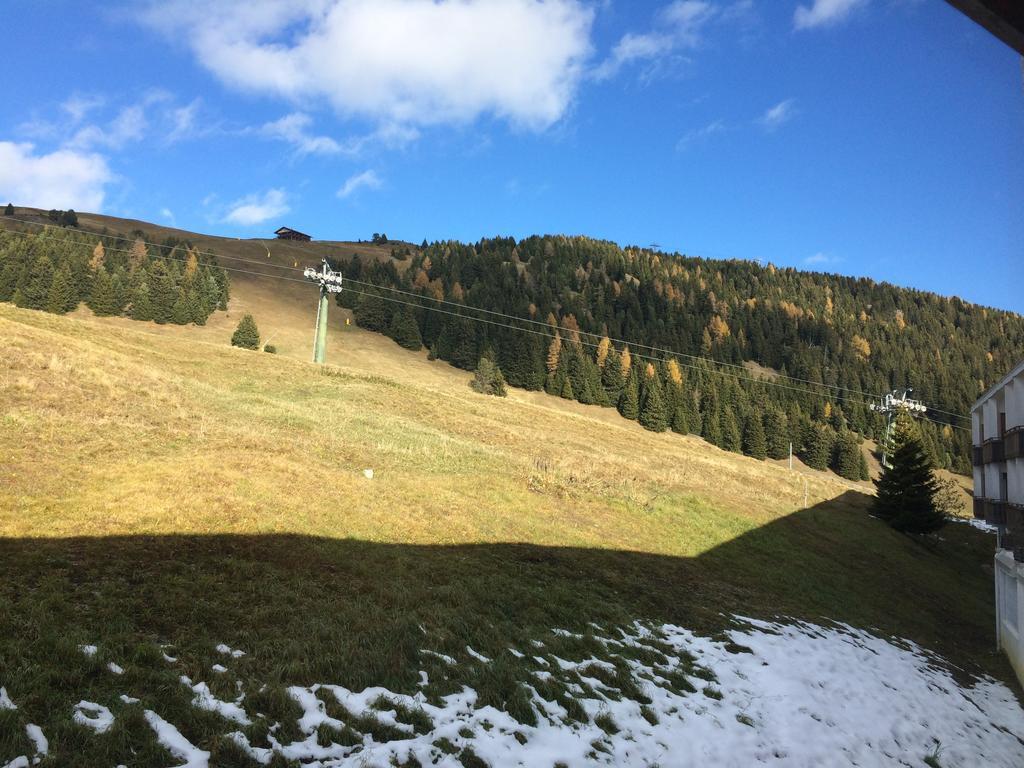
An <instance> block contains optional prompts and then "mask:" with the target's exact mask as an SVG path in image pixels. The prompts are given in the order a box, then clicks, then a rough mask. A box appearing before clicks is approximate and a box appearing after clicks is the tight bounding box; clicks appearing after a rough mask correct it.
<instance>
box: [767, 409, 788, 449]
mask: <svg viewBox="0 0 1024 768" xmlns="http://www.w3.org/2000/svg"><path fill="white" fill-rule="evenodd" d="M764 433H765V441H766V447H767V452H768V458H770V459H784V458H786V457H787V456H789V429H788V427H787V425H786V414H785V413H783V412H782V410H780V409H779V408H775V407H769V408H768V410H767V411H765V413H764Z"/></svg>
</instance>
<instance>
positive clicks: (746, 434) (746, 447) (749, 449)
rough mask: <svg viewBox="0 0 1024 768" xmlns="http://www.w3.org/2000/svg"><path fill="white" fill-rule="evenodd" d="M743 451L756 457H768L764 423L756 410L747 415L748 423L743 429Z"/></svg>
mask: <svg viewBox="0 0 1024 768" xmlns="http://www.w3.org/2000/svg"><path fill="white" fill-rule="evenodd" d="M743 452H744V453H745V454H746V455H747V456H752V457H754V458H755V459H765V458H767V457H768V445H767V441H766V440H765V435H764V425H762V423H761V414H760V413H758V412H757V411H754V412H753V413H751V414H750V416H748V417H747V424H746V427H745V429H744V430H743Z"/></svg>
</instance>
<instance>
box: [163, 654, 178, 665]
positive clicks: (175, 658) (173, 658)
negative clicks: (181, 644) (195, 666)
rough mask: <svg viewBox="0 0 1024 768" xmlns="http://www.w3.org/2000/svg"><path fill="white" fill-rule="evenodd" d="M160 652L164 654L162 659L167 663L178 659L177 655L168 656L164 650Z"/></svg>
mask: <svg viewBox="0 0 1024 768" xmlns="http://www.w3.org/2000/svg"><path fill="white" fill-rule="evenodd" d="M162 653H163V656H164V661H166V662H167V663H168V664H173V663H174V662H176V661H177V660H178V657H177V656H168V655H167V652H166V651H163V652H162Z"/></svg>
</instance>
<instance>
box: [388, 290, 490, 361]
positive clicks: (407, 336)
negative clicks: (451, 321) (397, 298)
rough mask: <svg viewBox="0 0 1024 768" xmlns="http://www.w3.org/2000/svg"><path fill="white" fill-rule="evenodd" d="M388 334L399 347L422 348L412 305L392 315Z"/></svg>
mask: <svg viewBox="0 0 1024 768" xmlns="http://www.w3.org/2000/svg"><path fill="white" fill-rule="evenodd" d="M388 336H390V337H391V338H392V339H394V341H395V343H396V344H398V346H400V347H405V348H406V349H411V350H413V351H417V350H420V349H422V348H423V340H422V339H420V326H419V324H418V323H417V322H416V318H415V317H414V316H413V313H412V307H410V306H409V305H407V304H406V305H403V306H402V307H401V308H400V309H399V310H398V311H397V312H395V313H394V315H392V317H391V326H390V327H389V328H388ZM495 367H497V366H495ZM478 370H479V367H478Z"/></svg>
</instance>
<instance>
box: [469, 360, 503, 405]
mask: <svg viewBox="0 0 1024 768" xmlns="http://www.w3.org/2000/svg"><path fill="white" fill-rule="evenodd" d="M469 386H471V387H472V388H473V389H474V390H476V391H477V392H479V393H480V394H483V395H494V396H496V397H505V395H507V394H508V390H507V389H506V387H505V377H504V376H502V374H501V368H499V367H498V366H497V365H496V364H495V362H494V361H493V360H492V359H491V358H490V357H489V356H488V355H484V356H482V357H481V358H480V362H479V363H478V364H477V366H476V372H475V373H474V374H473V380H472V381H471V382H470V383H469Z"/></svg>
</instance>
